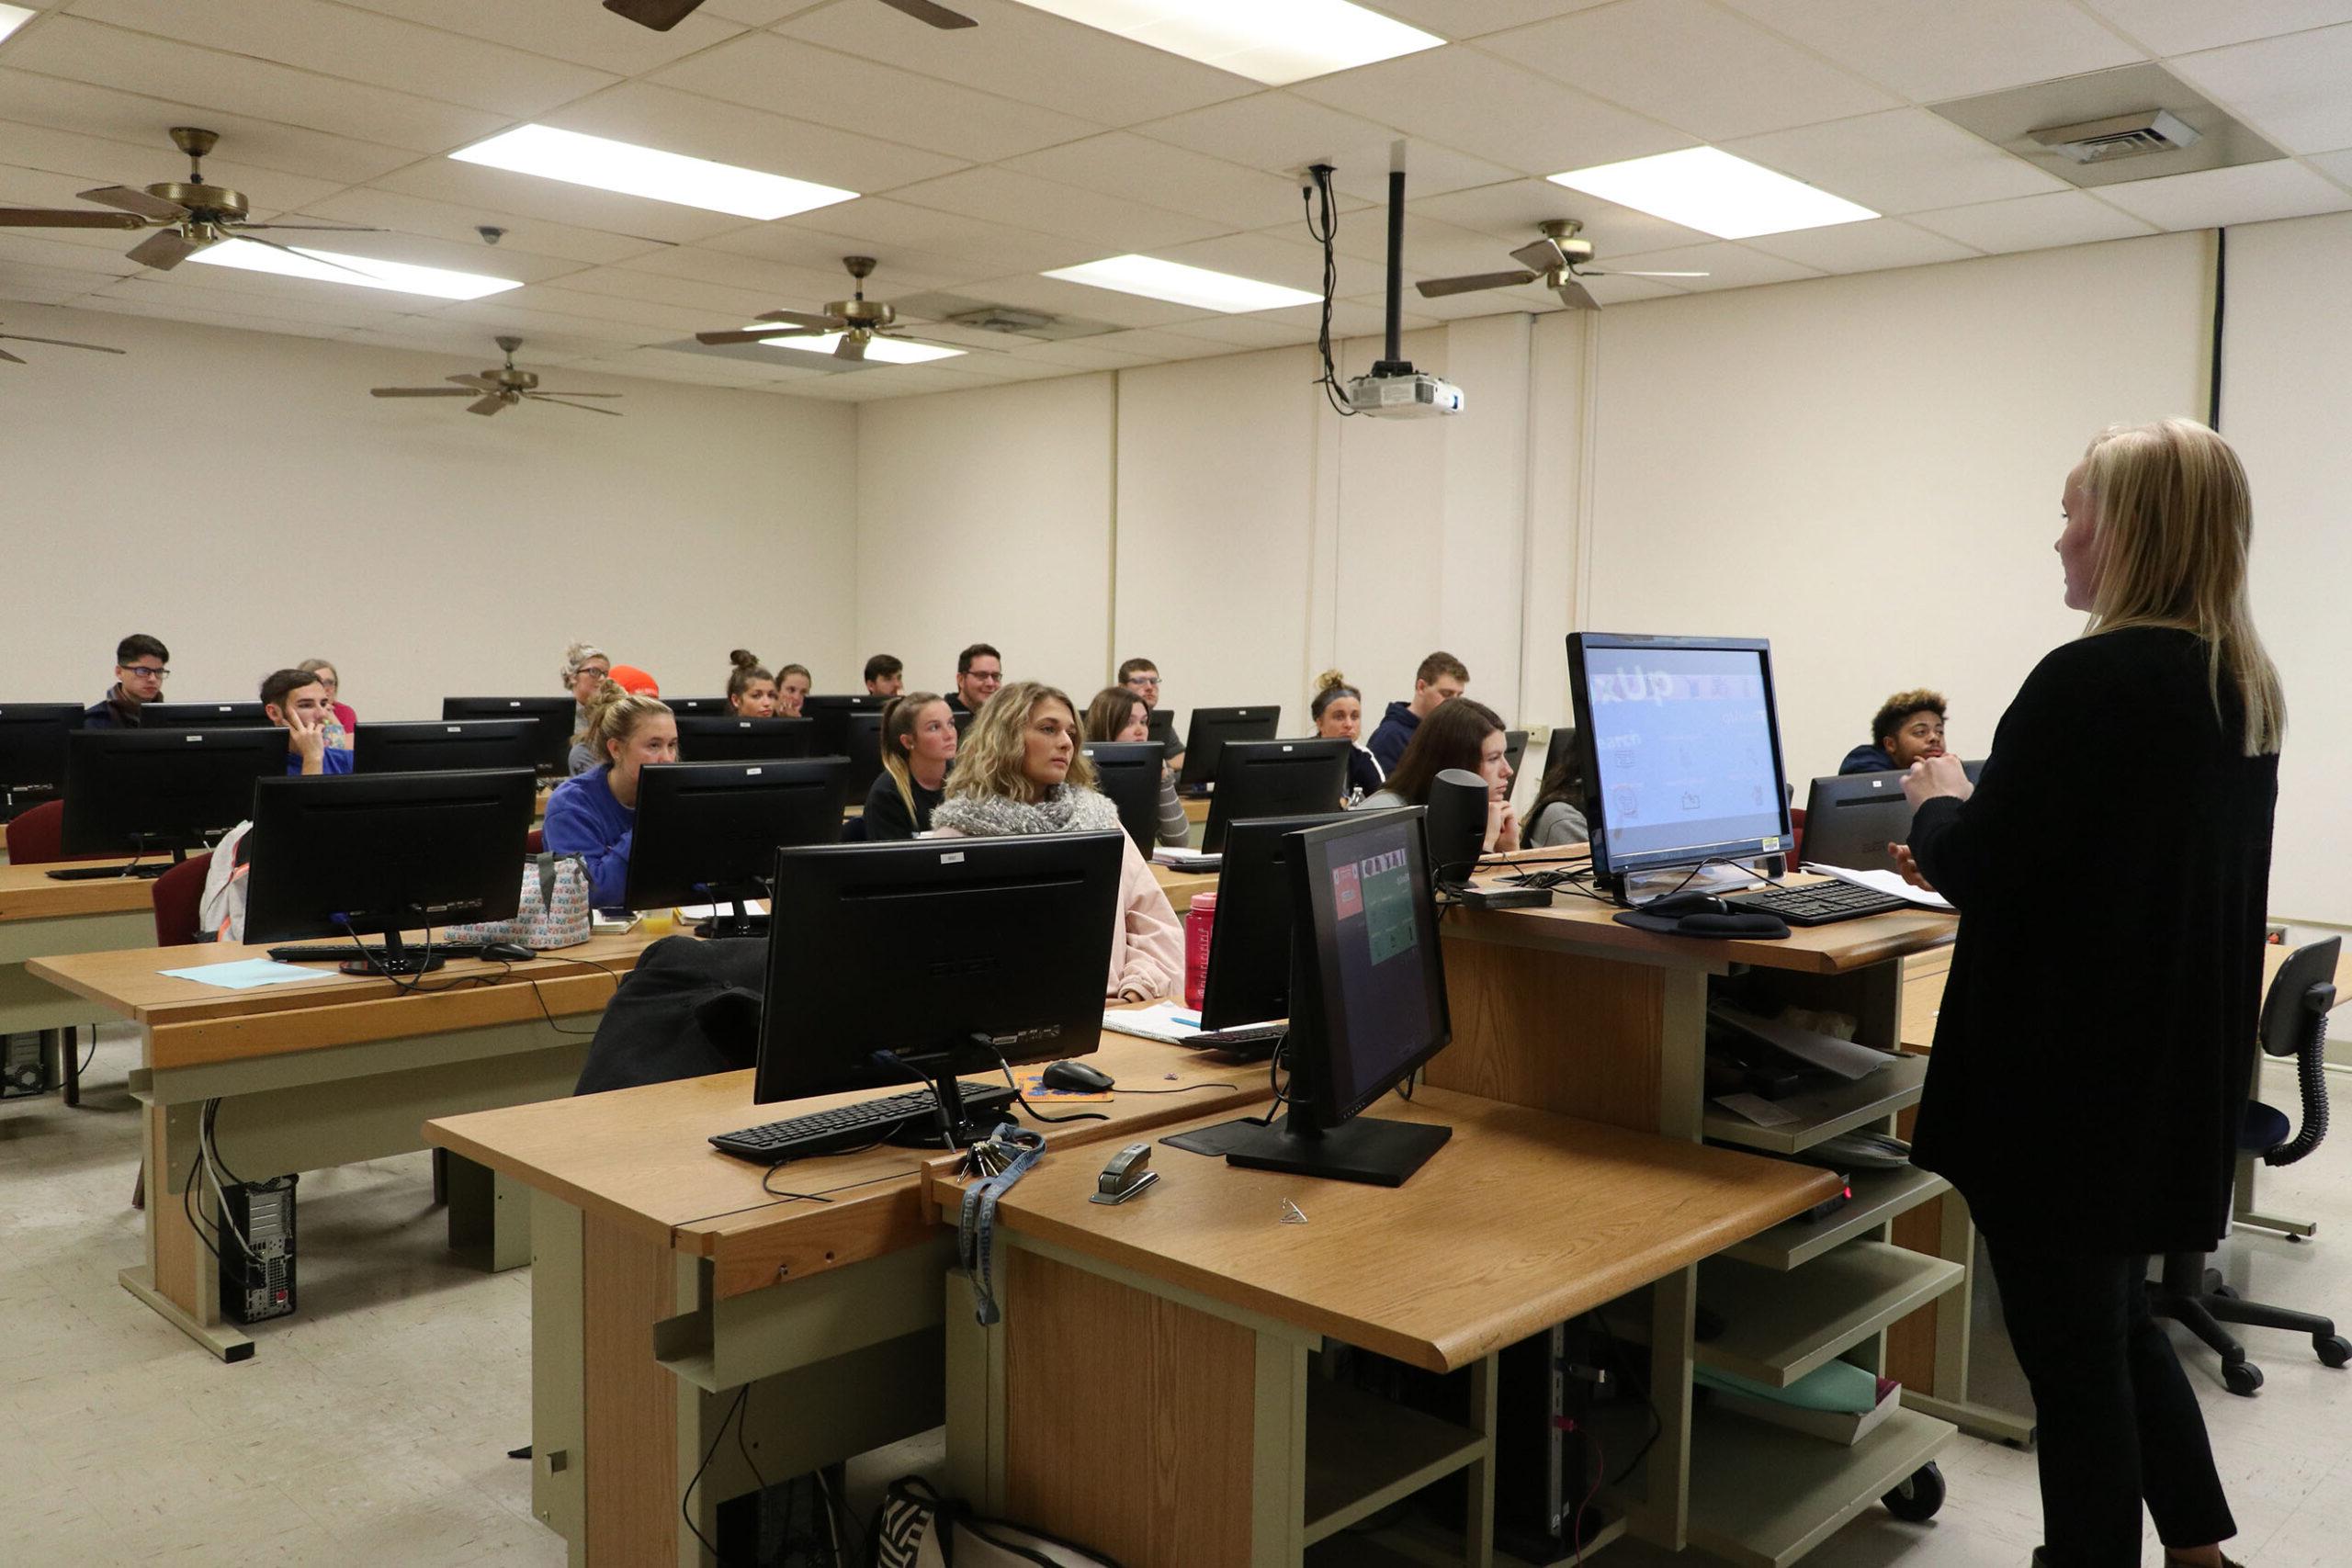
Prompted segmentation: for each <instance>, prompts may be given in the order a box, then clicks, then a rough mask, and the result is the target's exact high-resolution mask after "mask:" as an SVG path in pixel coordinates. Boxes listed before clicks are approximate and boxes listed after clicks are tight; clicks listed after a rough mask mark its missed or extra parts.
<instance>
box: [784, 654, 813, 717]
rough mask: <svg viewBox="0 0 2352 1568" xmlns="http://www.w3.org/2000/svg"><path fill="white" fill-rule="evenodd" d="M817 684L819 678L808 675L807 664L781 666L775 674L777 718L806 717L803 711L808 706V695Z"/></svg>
mask: <svg viewBox="0 0 2352 1568" xmlns="http://www.w3.org/2000/svg"><path fill="white" fill-rule="evenodd" d="M816 684H817V678H816V677H815V676H814V675H811V674H809V666H807V665H806V664H786V665H782V666H779V667H778V668H777V670H776V672H775V716H776V717H778V718H800V717H803V716H804V715H803V713H802V712H801V710H802V709H803V708H805V707H807V706H808V705H809V692H810V691H812V690H813V689H814V688H815V687H816Z"/></svg>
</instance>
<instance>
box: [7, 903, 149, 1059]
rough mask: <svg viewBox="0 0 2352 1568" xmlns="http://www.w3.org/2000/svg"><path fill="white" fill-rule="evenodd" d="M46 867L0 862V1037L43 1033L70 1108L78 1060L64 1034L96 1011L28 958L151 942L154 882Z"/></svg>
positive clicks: (85, 1022) (105, 950)
mask: <svg viewBox="0 0 2352 1568" xmlns="http://www.w3.org/2000/svg"><path fill="white" fill-rule="evenodd" d="M53 869H55V868H53V867H51V866H46V865H5V864H0V1034H18V1033H32V1032H40V1033H42V1034H45V1035H47V1036H49V1038H48V1040H47V1041H45V1042H44V1049H46V1050H48V1051H49V1052H50V1053H51V1056H52V1059H53V1061H54V1063H55V1066H54V1067H53V1068H52V1071H51V1081H52V1082H55V1083H59V1084H61V1085H62V1087H63V1091H64V1092H63V1098H64V1100H65V1103H66V1104H68V1105H77V1104H79V1103H80V1102H81V1099H82V1094H81V1071H80V1066H81V1064H80V1060H79V1058H78V1057H77V1056H76V1055H75V1053H74V1042H73V1041H72V1040H71V1039H70V1038H69V1037H68V1035H67V1031H69V1030H72V1029H74V1028H75V1027H77V1026H79V1025H83V1024H87V1023H89V1022H90V1021H92V1019H93V1018H94V1017H95V1016H96V1015H95V1014H94V1012H93V1011H92V1010H91V1009H89V1008H88V1007H85V1006H83V1005H81V1004H80V1003H78V1002H76V1001H75V1000H74V998H73V997H72V996H71V995H70V994H69V993H67V992H65V991H62V990H60V989H59V988H58V987H55V986H53V985H51V984H50V983H49V982H48V981H46V980H43V979H41V978H40V976H36V975H33V974H32V973H31V972H30V971H29V970H28V968H27V964H28V961H30V960H33V959H37V958H53V957H61V956H63V955H65V954H68V953H105V952H107V951H110V950H112V949H115V948H120V947H136V946H139V945H140V944H141V943H144V942H153V941H154V939H155V912H154V910H155V906H154V899H153V890H154V886H155V885H154V884H153V882H150V881H148V880H147V879H145V878H144V877H107V878H104V879H101V880H98V881H92V882H59V881H56V880H54V879H52V878H51V876H50V875H49V873H50V872H51V870H53Z"/></svg>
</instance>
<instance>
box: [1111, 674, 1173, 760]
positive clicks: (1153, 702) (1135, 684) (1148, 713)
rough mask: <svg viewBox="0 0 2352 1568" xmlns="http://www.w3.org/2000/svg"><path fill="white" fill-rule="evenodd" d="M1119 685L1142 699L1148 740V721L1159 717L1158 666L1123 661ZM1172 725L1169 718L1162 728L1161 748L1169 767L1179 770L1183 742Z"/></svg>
mask: <svg viewBox="0 0 2352 1568" xmlns="http://www.w3.org/2000/svg"><path fill="white" fill-rule="evenodd" d="M1119 684H1120V685H1122V686H1125V687H1126V688H1127V690H1129V691H1131V692H1133V693H1134V694H1136V696H1139V697H1141V698H1142V699H1143V706H1144V717H1145V728H1146V730H1147V734H1146V737H1145V739H1149V738H1150V737H1149V735H1148V730H1149V729H1150V728H1151V725H1150V721H1151V720H1152V719H1154V718H1157V717H1159V693H1160V686H1159V665H1157V664H1154V663H1153V662H1152V661H1151V660H1148V659H1129V660H1123V661H1122V662H1121V663H1120V665H1119ZM1174 725H1175V720H1174V719H1172V718H1171V719H1170V720H1169V722H1168V725H1167V726H1165V727H1163V728H1162V733H1164V734H1165V735H1166V736H1167V739H1166V741H1165V742H1163V746H1164V749H1165V750H1166V751H1167V752H1168V765H1169V767H1170V769H1174V770H1181V769H1182V767H1183V766H1184V742H1183V740H1182V738H1180V737H1179V736H1178V735H1177V734H1176V733H1175V729H1174ZM1169 777H1170V779H1171V780H1172V779H1173V778H1174V777H1175V774H1174V773H1170V775H1169Z"/></svg>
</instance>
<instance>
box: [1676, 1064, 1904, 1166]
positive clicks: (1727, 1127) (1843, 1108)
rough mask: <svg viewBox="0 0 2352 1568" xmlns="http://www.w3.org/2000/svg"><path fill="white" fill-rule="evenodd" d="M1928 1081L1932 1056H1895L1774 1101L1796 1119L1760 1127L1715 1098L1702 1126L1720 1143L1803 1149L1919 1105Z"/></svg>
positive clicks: (1774, 1151)
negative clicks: (1865, 1071)
mask: <svg viewBox="0 0 2352 1568" xmlns="http://www.w3.org/2000/svg"><path fill="white" fill-rule="evenodd" d="M1927 1081H1928V1058H1927V1057H1925V1056H1891V1057H1889V1059H1888V1061H1887V1064H1886V1066H1883V1067H1880V1068H1878V1069H1877V1070H1876V1071H1874V1072H1872V1073H1871V1074H1870V1075H1869V1076H1868V1077H1861V1078H1857V1079H1855V1080H1854V1081H1853V1082H1851V1083H1838V1084H1834V1085H1832V1086H1831V1087H1829V1088H1827V1089H1816V1090H1812V1091H1810V1092H1807V1093H1804V1094H1792V1095H1790V1096H1789V1097H1788V1098H1786V1099H1785V1100H1775V1101H1773V1103H1774V1104H1776V1105H1778V1106H1779V1107H1780V1108H1781V1110H1783V1111H1787V1112H1788V1113H1789V1114H1790V1115H1792V1116H1794V1117H1796V1118H1797V1120H1796V1121H1794V1122H1786V1123H1783V1124H1782V1125H1781V1126H1778V1127H1759V1126H1758V1125H1757V1124H1756V1123H1755V1122H1750V1121H1749V1120H1748V1119H1747V1117H1745V1116H1742V1115H1740V1114H1738V1113H1737V1112H1736V1111H1725V1110H1724V1108H1723V1107H1722V1106H1720V1105H1716V1104H1714V1103H1713V1102H1712V1101H1710V1102H1709V1103H1708V1106H1707V1115H1706V1122H1705V1123H1704V1125H1703V1128H1702V1131H1703V1132H1704V1134H1705V1135H1706V1136H1707V1137H1709V1138H1712V1139H1713V1140H1714V1141H1715V1142H1716V1143H1719V1144H1736V1145H1739V1146H1740V1147H1742V1148H1747V1149H1761V1150H1762V1151H1763V1152H1764V1153H1766V1154H1769V1155H1793V1154H1802V1153H1804V1151H1805V1150H1806V1149H1809V1148H1811V1147H1813V1145H1815V1144H1818V1143H1820V1142H1822V1141H1823V1140H1824V1139H1826V1138H1834V1137H1836V1136H1837V1135H1838V1134H1840V1133H1850V1132H1852V1131H1853V1130H1854V1129H1855V1128H1857V1127H1864V1126H1869V1125H1870V1124H1871V1123H1872V1122H1883V1121H1885V1120H1886V1118H1888V1117H1890V1116H1892V1115H1894V1113H1895V1112H1896V1111H1901V1110H1903V1109H1904V1108H1905V1107H1906V1106H1909V1105H1913V1104H1916V1103H1917V1100H1918V1099H1919V1090H1920V1089H1921V1088H1923V1087H1924V1086H1925V1085H1926V1083H1927Z"/></svg>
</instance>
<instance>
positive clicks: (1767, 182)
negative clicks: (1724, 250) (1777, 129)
mask: <svg viewBox="0 0 2352 1568" xmlns="http://www.w3.org/2000/svg"><path fill="white" fill-rule="evenodd" d="M1551 179H1552V183H1553V184H1554V185H1555V186H1567V187H1568V188H1569V189H1570V190H1580V191H1582V192H1584V193H1585V194H1586V195H1587V196H1597V197H1600V198H1601V199H1602V200H1604V201H1613V202H1615V203H1616V204H1617V205H1618V206H1620V207H1630V208H1632V209H1634V211H1636V212H1646V213H1648V214H1649V215H1650V216H1651V217H1653V218H1663V219H1665V220H1667V221H1668V222H1669V223H1679V224H1681V225H1682V226H1683V227H1684V228H1686V229H1696V230H1698V231H1700V232H1701V233H1704V234H1713V235H1714V236H1715V238H1717V239H1719V240H1745V239H1747V238H1749V237H1750V236H1752V235H1756V234H1785V233H1787V232H1788V231H1790V230H1792V229H1826V228H1827V227H1828V226H1830V225H1831V224H1833V223H1859V222H1860V221H1861V220H1863V219H1865V218H1875V217H1877V216H1878V214H1877V213H1875V212H1872V211H1871V209H1869V208H1867V207H1863V206H1860V205H1859V204H1858V203H1855V202H1851V201H1848V200H1847V199H1846V198H1845V197H1842V196H1832V195H1830V194H1829V193H1828V192H1827V191H1826V190H1821V189H1818V188H1816V187H1815V186H1809V185H1807V184H1805V183H1804V181H1803V180H1792V179H1791V178H1789V176H1788V175H1776V174H1774V173H1773V172H1772V171H1771V170H1770V169H1767V168H1764V167H1762V166H1761V165H1759V164H1751V163H1749V162H1748V161H1747V159H1745V158H1735V157H1733V156H1732V155H1731V154H1730V153H1728V152H1724V151H1723V150H1722V149H1720V148H1716V147H1686V148H1684V149H1683V150H1682V151H1681V152H1660V153H1658V154H1657V156H1656V157H1651V158H1629V159H1627V160H1626V161H1625V162H1623V163H1622V164H1597V165H1596V166H1594V167H1592V168H1589V169H1576V170H1573V171H1571V172H1569V173H1567V174H1565V175H1552V176H1551Z"/></svg>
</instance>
